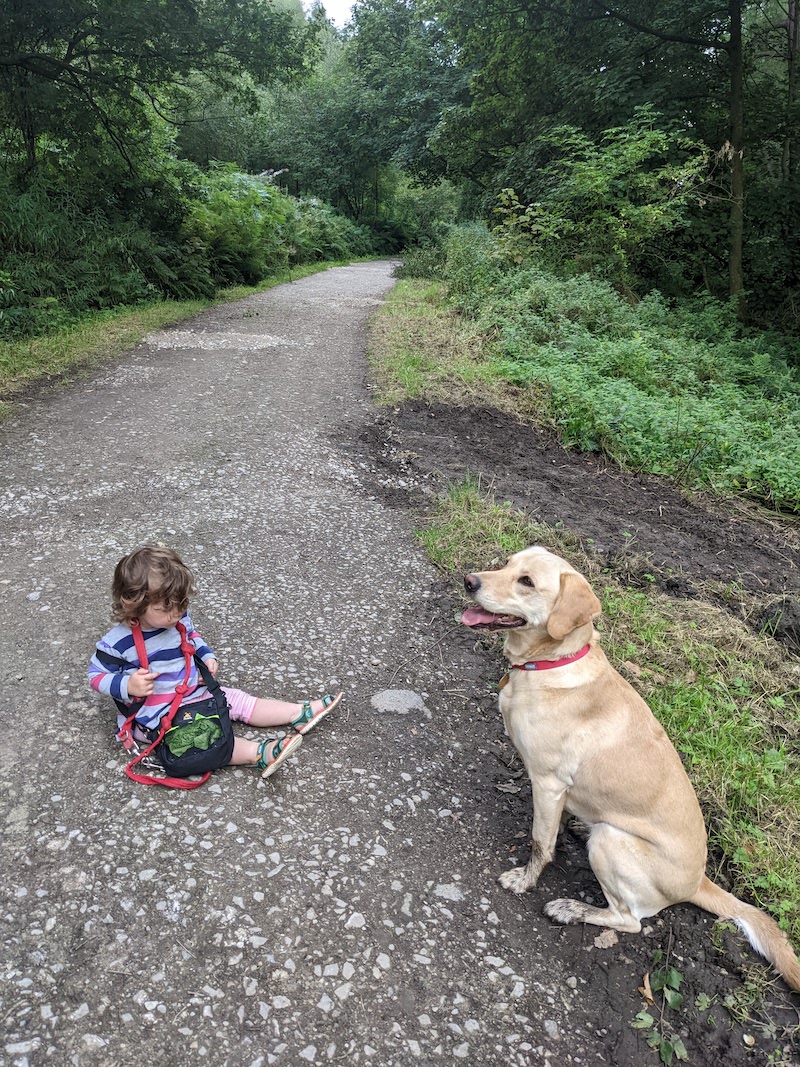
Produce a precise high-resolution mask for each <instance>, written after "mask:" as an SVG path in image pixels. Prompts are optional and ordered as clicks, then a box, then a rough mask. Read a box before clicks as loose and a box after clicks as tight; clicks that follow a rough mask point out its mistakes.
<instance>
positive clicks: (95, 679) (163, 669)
mask: <svg viewBox="0 0 800 1067" xmlns="http://www.w3.org/2000/svg"><path fill="white" fill-rule="evenodd" d="M181 622H182V624H183V625H184V626H185V627H186V636H187V637H188V638H189V640H190V641H191V643H192V644H193V645H194V648H195V651H196V652H197V654H198V655H199V656H200V658H201V659H202V660H204V661H207V660H209V659H213V658H215V657H214V653H213V652H212V651H211V649H210V648H209V647H208V645H207V644H206V643H205V641H204V640H203V639H202V637H201V636H200V634H199V633H198V632H197V630H195V628H194V626H193V625H192V620H191V619H190V618H189V615H188V613H187V614H185V615H184V616H183V618H182V619H181ZM142 637H143V638H144V647H145V648H146V649H147V658H148V660H149V665H150V670H151V671H152V672H153V673H157V674H158V678H156V679H155V681H154V683H153V693H152V694H151V695H150V696H149V697H147V698H146V700H145V702H144V705H143V706H142V709H141V711H139V712H138V713H137V715H136V721H137V722H139V723H141V725H142V726H147V727H150V728H152V727H155V726H158V723H159V721H160V720H161V716H162V715H163V714H164V713H165V712H166V711H167V710H168V709H169V706H170V704H171V703H172V701H173V700H174V699H175V686H176V685H178V683H179V682H182V681H183V679H184V677H185V674H186V661H185V659H184V656H183V653H182V652H181V639H180V634H179V633H178V630H177V627H175V626H170V627H168V628H167V629H158V630H142ZM97 649H98V650H99V651H101V652H105V653H106V655H109V656H116V657H117V658H118V659H124V660H126V661H127V662H128V663H129V664H130V666H129V667H121V666H120V667H119V668H114V667H109V666H106V665H104V664H103V663H102V662H101V661H100V660H99V659H98V657H97V655H96V654H95V655H93V656H92V658H91V660H90V662H89V685H91V687H92V689H94V690H95V691H96V692H98V693H102V694H103V695H104V696H110V697H112V698H113V699H114V700H121V701H122V702H123V703H124V704H131V703H132V702H135V700H136V699H137V698H136V697H132V696H129V694H128V679H129V678H130V676H131V675H132V674H133V673H134V672H135V671H137V670H138V669H139V668H140V667H141V664H140V663H139V657H138V655H137V653H136V646H135V645H134V642H133V632H132V630H131V628H130V626H126V625H125V624H124V623H118V624H117V625H116V626H115V627H114V628H113V629H112V630H109V631H108V633H107V634H105V636H104V637H101V638H100V640H99V641H98V642H97ZM189 686H190V687H191V688H190V689H189V692H188V693H187V694H186V696H185V697H184V698H183V703H188V702H190V701H195V700H202V699H203V698H204V697H206V696H208V690H207V689H206V687H205V686H204V685H203V683H202V681H201V680H200V679H199V677H198V671H197V664H196V663H195V662H194V660H192V669H191V674H190V675H189ZM120 721H121V722H122V721H124V719H123V718H122V717H120Z"/></svg>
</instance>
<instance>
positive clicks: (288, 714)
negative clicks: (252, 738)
mask: <svg viewBox="0 0 800 1067" xmlns="http://www.w3.org/2000/svg"><path fill="white" fill-rule="evenodd" d="M325 706H326V705H325V704H324V703H323V701H322V700H312V701H311V710H312V712H314V713H315V714H316V713H317V712H319V711H321V710H322V708H323V707H325ZM302 710H303V705H302V704H300V703H297V704H291V703H289V701H288V700H272V699H269V698H261V699H259V700H257V701H256V704H255V707H254V708H253V714H252V715H251V716H250V721H249V723H248V724H247V725H248V726H286V725H287V723H290V722H293V721H294V720H295V719H296V718H297V716H298V715H299V714H300V712H301V711H302Z"/></svg>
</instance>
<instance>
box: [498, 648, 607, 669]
mask: <svg viewBox="0 0 800 1067" xmlns="http://www.w3.org/2000/svg"><path fill="white" fill-rule="evenodd" d="M591 647H592V646H591V645H584V646H583V648H581V649H579V650H578V651H577V652H574V653H573V654H572V655H571V656H562V657H561V659H531V660H528V662H527V663H512V665H511V669H512V671H549V670H552V668H553V667H566V665H567V664H568V663H574V662H575V660H577V659H583V657H584V656H585V655H586V654H587V653H588V652H589V651H591Z"/></svg>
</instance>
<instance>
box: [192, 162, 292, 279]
mask: <svg viewBox="0 0 800 1067" xmlns="http://www.w3.org/2000/svg"><path fill="white" fill-rule="evenodd" d="M204 186H205V188H204V190H203V195H202V196H201V197H200V198H198V199H196V200H194V201H192V202H191V203H190V205H189V213H188V217H187V219H186V222H185V224H184V232H185V234H186V237H187V239H188V242H189V244H190V245H192V246H194V247H196V248H200V249H202V250H203V252H204V254H205V255H206V257H207V259H208V263H209V270H210V272H211V276H212V278H213V279H214V281H215V282H216V283H217V284H218V285H220V286H227V285H237V284H243V285H254V284H255V283H256V282H258V281H260V280H261V279H262V278H265V277H268V276H269V275H270V274H274V273H277V272H278V271H280V270H283V269H285V268H286V266H287V265H288V262H289V247H288V246H287V244H286V242H285V241H283V240H281V230H282V229H284V228H285V227H286V224H287V222H288V220H289V219H290V218H291V217H292V215H293V213H294V205H293V203H292V201H291V200H290V199H289V197H287V196H284V195H283V194H282V193H281V192H279V191H278V190H277V189H276V188H275V187H274V186H272V185H271V184H270V183H269V182H267V181H263V180H261V179H258V178H253V177H251V176H250V175H247V174H241V173H239V172H238V171H236V170H235V169H234V167H233V166H232V165H231V166H227V167H218V168H215V169H213V170H212V171H211V173H210V174H209V176H208V177H207V179H206V181H205V183H204Z"/></svg>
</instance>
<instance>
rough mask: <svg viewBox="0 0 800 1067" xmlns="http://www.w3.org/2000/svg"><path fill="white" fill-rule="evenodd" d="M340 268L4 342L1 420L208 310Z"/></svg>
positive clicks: (296, 272) (296, 270) (306, 270)
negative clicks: (14, 404) (18, 404)
mask: <svg viewBox="0 0 800 1067" xmlns="http://www.w3.org/2000/svg"><path fill="white" fill-rule="evenodd" d="M341 265H342V263H340V262H338V261H337V262H326V263H314V264H305V265H303V266H299V267H293V268H292V269H291V270H289V271H286V272H284V273H283V274H280V275H276V276H275V277H273V278H269V279H268V280H266V281H264V282H262V283H261V284H260V285H257V286H250V287H246V286H236V287H234V288H231V289H223V290H221V291H220V292H219V293H217V295H216V296H215V297H214V298H213V299H211V300H162V301H159V302H158V303H155V304H147V305H144V306H142V307H138V308H121V309H117V310H113V311H99V312H96V313H95V314H93V315H87V316H86V317H85V318H83V319H81V320H80V321H79V322H77V323H74V324H73V325H71V326H65V327H64V328H63V329H61V330H58V331H56V332H54V333H51V334H45V335H43V336H41V337H34V338H31V339H29V340H25V341H3V342H0V416H2V415H3V414H4V413H7V412H8V411H9V409H10V407H11V405H10V403H9V401H12V400H13V398H14V397H15V396H18V395H19V394H20V393H21V392H23V390H25V389H27V388H29V387H30V386H32V385H35V384H38V383H40V382H43V381H47V380H50V379H53V378H58V377H61V376H62V375H64V374H66V373H67V372H68V371H70V370H79V369H81V368H84V367H87V366H91V365H93V364H95V363H99V362H101V361H103V360H106V359H111V358H112V357H113V356H116V355H118V354H119V353H120V352H123V351H124V350H125V349H126V348H130V347H131V346H132V345H135V344H138V342H139V341H141V340H142V339H143V338H144V337H146V336H147V334H148V333H150V332H152V331H153V330H159V329H161V328H162V327H164V326H168V325H169V324H170V323H173V322H179V321H180V320H181V319H187V318H191V316H193V315H196V314H198V313H199V312H200V311H203V310H204V309H205V308H209V307H214V306H216V305H217V304H227V303H230V302H231V301H234V300H242V299H243V298H244V297H246V296H251V295H252V294H253V293H260V292H263V291H264V290H266V289H271V288H273V287H274V286H276V285H282V284H283V283H284V282H290V281H296V280H297V279H299V278H305V277H307V276H308V275H310V274H316V273H318V272H319V271H321V270H327V268H328V267H335V266H341Z"/></svg>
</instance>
